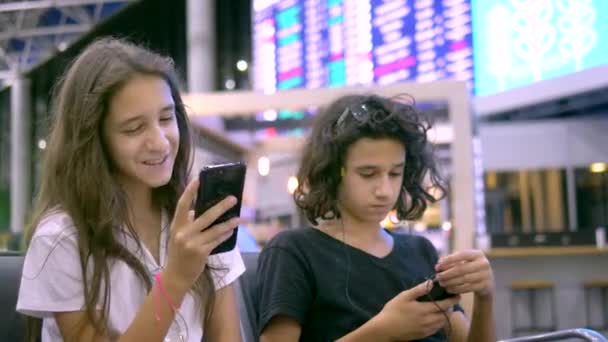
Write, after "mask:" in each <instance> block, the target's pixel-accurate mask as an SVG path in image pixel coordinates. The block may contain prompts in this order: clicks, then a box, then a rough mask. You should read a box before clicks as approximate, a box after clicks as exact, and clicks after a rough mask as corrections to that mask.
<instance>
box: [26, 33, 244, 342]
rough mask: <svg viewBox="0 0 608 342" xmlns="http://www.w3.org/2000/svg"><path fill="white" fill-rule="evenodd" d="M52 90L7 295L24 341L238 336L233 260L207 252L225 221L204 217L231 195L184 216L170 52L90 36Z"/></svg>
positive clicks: (182, 141) (185, 147) (187, 139)
mask: <svg viewBox="0 0 608 342" xmlns="http://www.w3.org/2000/svg"><path fill="white" fill-rule="evenodd" d="M53 100H54V106H53V108H54V112H53V113H54V116H55V122H54V126H53V127H52V131H51V134H50V138H49V141H48V147H47V150H46V151H45V158H44V167H43V171H42V179H41V185H40V186H41V187H40V193H39V195H38V198H37V204H36V208H35V212H34V219H33V224H32V226H31V228H30V231H29V232H28V234H27V235H28V237H27V244H28V248H27V254H26V257H25V262H24V268H23V276H22V280H21V287H20V291H19V299H18V303H17V310H18V311H19V312H21V313H23V314H25V315H27V316H30V318H29V319H28V321H29V322H28V339H29V340H30V341H34V340H36V338H37V335H39V334H40V333H41V337H42V341H109V340H112V341H114V340H117V341H138V342H140V341H189V342H195V341H196V342H199V341H201V338H202V335H203V327H204V334H205V338H206V340H207V341H239V340H240V337H239V334H240V332H239V320H238V312H237V307H236V302H235V295H234V292H233V288H232V283H233V282H234V280H235V279H236V278H237V277H238V276H239V275H240V274H241V273H243V271H244V265H243V262H242V259H241V256H240V254H239V252H238V251H232V252H229V253H225V254H223V255H213V256H210V255H209V254H210V251H211V250H212V249H213V248H214V247H215V246H217V245H218V244H219V243H221V242H222V241H224V240H225V239H227V238H228V237H229V236H230V234H231V232H232V230H233V229H234V228H235V227H236V226H237V225H238V223H239V221H238V219H232V220H230V221H227V222H223V223H221V224H217V225H214V226H211V227H209V225H210V223H211V222H213V221H214V220H215V219H216V218H217V217H219V216H220V215H221V214H222V213H223V212H224V211H226V210H227V209H228V208H230V207H231V206H232V205H234V204H235V201H236V199H235V198H233V197H229V198H226V199H225V200H224V201H223V202H220V203H219V204H217V205H216V206H215V207H213V208H211V209H210V210H208V211H207V212H205V213H203V214H202V215H201V216H200V217H198V218H196V219H194V218H193V214H192V212H191V211H190V209H191V204H192V201H193V199H194V196H195V194H196V191H197V189H198V186H199V184H197V181H192V182H190V183H189V184H188V185H187V184H186V183H187V178H188V175H189V166H190V161H191V159H192V158H191V157H192V156H191V153H192V146H191V144H192V143H191V136H190V133H189V127H188V125H189V123H188V118H187V116H186V111H185V109H184V104H183V103H182V100H181V98H180V94H179V90H178V83H177V81H176V75H175V72H174V68H173V64H172V61H171V60H170V59H168V58H164V57H162V56H159V55H157V54H155V53H152V52H150V51H148V50H145V49H143V48H141V47H138V46H135V45H133V44H131V43H128V42H125V41H121V40H116V39H111V38H105V39H101V40H99V41H96V42H94V43H93V44H91V45H90V46H88V47H87V48H86V49H85V50H84V51H83V52H82V54H81V55H80V56H78V57H77V58H76V59H75V60H74V62H73V63H72V64H71V66H70V67H69V68H68V70H67V72H66V73H65V75H64V77H63V78H62V80H61V81H60V82H59V84H58V86H57V88H56V94H55V96H54V98H53ZM186 185H187V186H186ZM200 186H205V184H201V185H200ZM180 196H181V197H180ZM40 323H42V326H41V327H40ZM220 324H221V325H222V327H221V329H220Z"/></svg>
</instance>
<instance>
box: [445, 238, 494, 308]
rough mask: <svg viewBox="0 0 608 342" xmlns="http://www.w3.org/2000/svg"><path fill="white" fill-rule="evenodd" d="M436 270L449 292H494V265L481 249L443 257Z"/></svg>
mask: <svg viewBox="0 0 608 342" xmlns="http://www.w3.org/2000/svg"><path fill="white" fill-rule="evenodd" d="M435 271H436V272H437V280H439V284H440V285H441V286H443V287H444V288H445V289H446V290H447V291H448V292H449V293H453V294H462V293H467V292H473V293H474V294H475V295H476V296H482V297H488V296H492V295H493V294H494V275H493V272H492V267H491V265H490V262H489V261H488V259H487V258H486V256H485V254H484V253H483V252H482V251H480V250H466V251H461V252H456V253H454V254H450V255H448V256H445V257H441V258H440V259H439V262H438V263H437V265H436V266H435Z"/></svg>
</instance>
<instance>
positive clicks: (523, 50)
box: [471, 0, 608, 95]
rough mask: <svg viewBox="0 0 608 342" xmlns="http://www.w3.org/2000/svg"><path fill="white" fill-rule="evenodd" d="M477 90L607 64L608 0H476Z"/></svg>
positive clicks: (481, 92)
mask: <svg viewBox="0 0 608 342" xmlns="http://www.w3.org/2000/svg"><path fill="white" fill-rule="evenodd" d="M471 3H472V15H473V32H474V34H473V46H474V56H475V93H476V95H489V94H494V93H498V92H501V91H504V90H508V89H511V88H515V87H519V86H523V85H527V84H530V83H533V82H537V81H540V80H545V79H550V78H554V77H556V76H560V75H565V74H569V73H572V72H576V71H580V70H583V69H587V68H591V67H594V66H597V65H600V64H606V63H608V1H606V0H528V1H526V0H492V1H488V0H472V2H471Z"/></svg>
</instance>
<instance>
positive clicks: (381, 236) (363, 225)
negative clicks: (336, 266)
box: [319, 215, 393, 256]
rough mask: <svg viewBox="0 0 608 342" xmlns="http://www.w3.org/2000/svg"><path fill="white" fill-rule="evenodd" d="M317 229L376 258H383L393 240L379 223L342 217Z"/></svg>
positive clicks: (390, 247)
mask: <svg viewBox="0 0 608 342" xmlns="http://www.w3.org/2000/svg"><path fill="white" fill-rule="evenodd" d="M319 228H320V229H321V230H323V231H324V232H325V233H327V234H329V235H330V236H332V237H333V238H335V239H336V240H340V241H342V242H344V243H346V244H348V245H350V246H352V247H355V248H358V249H361V250H363V251H366V252H368V253H369V254H374V255H376V256H384V255H386V254H388V253H389V252H390V251H391V250H392V246H393V239H392V237H391V236H390V234H388V233H387V232H386V231H385V230H384V229H383V228H382V227H381V226H380V223H379V222H361V221H358V220H356V219H354V218H351V217H348V216H346V215H342V218H341V219H339V220H332V221H326V222H323V223H321V224H320V225H319Z"/></svg>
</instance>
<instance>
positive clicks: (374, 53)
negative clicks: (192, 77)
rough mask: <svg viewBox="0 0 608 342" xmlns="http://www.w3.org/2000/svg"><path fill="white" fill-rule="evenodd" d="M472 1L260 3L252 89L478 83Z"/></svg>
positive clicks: (255, 22)
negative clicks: (453, 81)
mask: <svg viewBox="0 0 608 342" xmlns="http://www.w3.org/2000/svg"><path fill="white" fill-rule="evenodd" d="M471 30H472V25H471V6H470V0H255V1H254V5H253V57H254V58H253V59H254V69H253V75H252V76H253V84H254V88H255V89H256V90H260V91H263V92H265V93H272V92H275V91H277V90H281V89H289V88H319V87H338V86H344V85H355V84H369V83H377V84H389V83H395V82H399V81H407V80H409V81H418V82H426V81H434V80H440V79H457V80H465V81H468V83H469V85H470V86H472V84H473V48H472V36H471Z"/></svg>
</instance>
